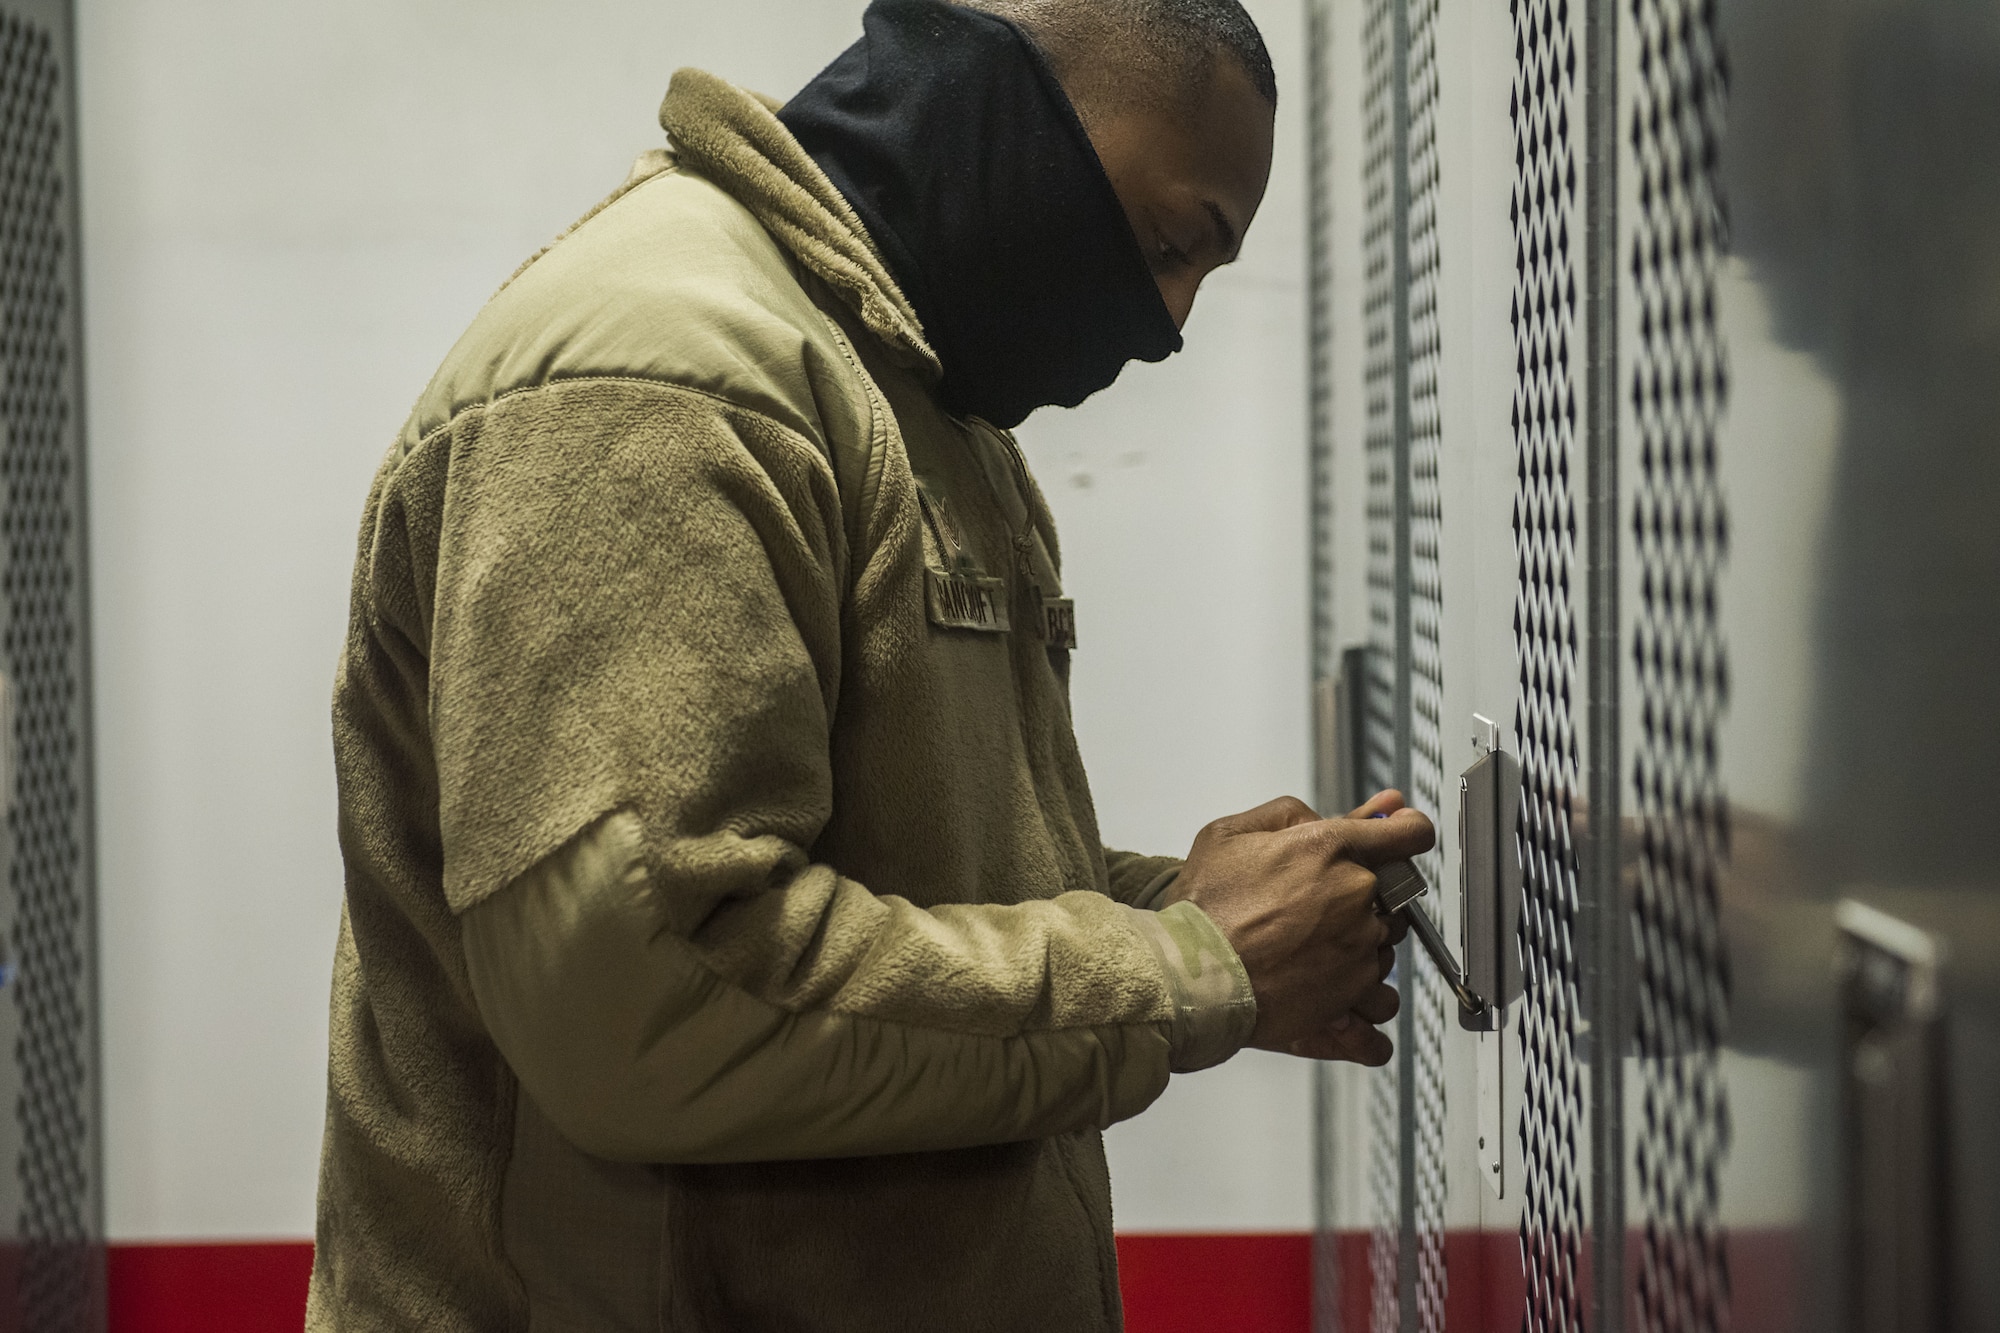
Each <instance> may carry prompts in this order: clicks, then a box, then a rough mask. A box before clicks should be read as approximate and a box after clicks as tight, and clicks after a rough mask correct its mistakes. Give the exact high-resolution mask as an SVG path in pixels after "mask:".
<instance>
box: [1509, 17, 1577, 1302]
mask: <svg viewBox="0 0 2000 1333" xmlns="http://www.w3.org/2000/svg"><path fill="white" fill-rule="evenodd" d="M1578 17H1580V16H1577V15H1573V13H1572V10H1571V7H1570V5H1569V4H1568V3H1567V0H1514V4H1513V21H1514V36H1515V69H1514V92H1513V98H1512V104H1511V107H1510V111H1511V114H1512V117H1513V124H1514V198H1513V207H1512V213H1513V227H1514V301H1513V309H1512V322H1513V328H1514V350H1515V361H1514V364H1515V382H1514V405H1513V431H1514V449H1515V459H1516V491H1515V499H1514V516H1513V526H1514V550H1515V556H1516V560H1517V562H1518V564H1517V595H1516V603H1515V614H1514V641H1515V647H1516V651H1517V654H1518V658H1519V662H1520V671H1521V678H1520V695H1519V704H1518V711H1517V712H1516V714H1515V719H1514V736H1515V741H1516V744H1517V745H1518V746H1519V749H1520V755H1521V785H1522V792H1521V825H1520V828H1521V832H1520V851H1521V865H1522V894H1523V910H1522V913H1521V956H1522V962H1523V965H1524V966H1523V971H1524V974H1525V982H1526V985H1525V991H1526V993H1525V997H1524V1005H1523V1011H1522V1015H1521V1019H1520V1037H1521V1057H1522V1069H1523V1072H1524V1075H1525V1078H1524V1083H1525V1089H1526V1093H1525V1102H1526V1105H1525V1109H1524V1112H1523V1114H1522V1116H1521V1148H1522V1162H1523V1175H1524V1178H1525V1199H1524V1203H1523V1208H1522V1216H1521V1259H1522V1265H1523V1268H1524V1270H1525V1275H1526V1290H1527V1309H1526V1313H1525V1323H1526V1328H1527V1330H1528V1333H1578V1331H1579V1330H1581V1329H1582V1327H1583V1304H1582V1299H1581V1291H1580V1289H1579V1281H1578V1279H1579V1265H1580V1261H1581V1253H1580V1251H1581V1246H1582V1241H1583V1236H1584V1233H1585V1225H1584V1218H1585V1204H1584V1181H1583V1177H1582V1174H1581V1172H1580V1170H1579V1167H1578V1160H1577V1159H1578V1156H1579V1153H1578V1149H1579V1147H1580V1146H1581V1144H1582V1143H1583V1141H1584V1126H1583V1072H1582V1068H1581V1066H1580V1065H1579V1063H1578V1061H1577V1054H1576V1031H1577V1022H1576V1019H1577V1013H1578V1008H1577V1003H1578V983H1579V981H1580V973H1579V968H1578V965H1577V948H1576V945H1577V849H1576V846H1575V843H1574V841H1573V840H1572V833H1573V823H1572V820H1573V816H1574V814H1575V800H1576V794H1577V791H1578V784H1579V782H1580V778H1581V774H1580V756H1579V747H1578V744H1577V733H1576V713H1575V706H1574V700H1575V698H1576V689H1577V654H1578V635H1577V606H1576V602H1575V600H1574V593H1575V591H1576V589H1577V503H1576V495H1575V492H1574V491H1573V489H1572V478H1573V477H1574V476H1575V475H1576V472H1577V463H1578V457H1577V454H1578V450H1577V422H1578V413H1577V407H1578V377H1577V365H1576V356H1575V350H1576V346H1577V323H1578V313H1579V311H1578V283H1577V276H1578V275H1577V267H1578V266H1577V264H1576V263H1575V250H1574V246H1573V237H1574V233H1575V230H1576V226H1577V222H1578V194H1579V190H1578V178H1577V158H1578V153H1577V145H1576V127H1577V126H1578V124H1579V119H1580V118H1579V116H1578V110H1579V107H1578V100H1579V99H1578V95H1577V49H1578V40H1579V33H1578V31H1577V19H1578Z"/></svg>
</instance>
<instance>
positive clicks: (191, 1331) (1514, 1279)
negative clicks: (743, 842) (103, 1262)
mask: <svg viewBox="0 0 2000 1333" xmlns="http://www.w3.org/2000/svg"><path fill="white" fill-rule="evenodd" d="M1334 1243H1335V1244H1336V1245H1337V1246H1338V1250H1337V1251H1336V1252H1337V1254H1338V1256H1339V1263H1338V1266H1337V1270H1336V1272H1337V1278H1338V1282H1339V1291H1338V1298H1339V1303H1340V1311H1341V1327H1343V1328H1344V1329H1347V1330H1350V1333H1351V1331H1352V1330H1359V1329H1366V1328H1368V1327H1369V1325H1370V1320H1369V1317H1368V1307H1369V1301H1370V1297H1371V1295H1372V1292H1371V1285H1370V1283H1371V1279H1370V1275H1369V1267H1368V1244H1369V1242H1368V1237H1367V1236H1366V1235H1365V1234H1361V1233H1353V1232H1343V1233H1341V1234H1340V1235H1339V1236H1337V1237H1336V1238H1335V1240H1334ZM1444 1244H1445V1267H1446V1271H1447V1272H1449V1273H1450V1274H1451V1281H1450V1284H1449V1286H1448V1287H1447V1290H1446V1297H1445V1327H1447V1328H1448V1329H1450V1330H1452V1333H1517V1330H1518V1329H1519V1328H1520V1321H1521V1310H1522V1304H1523V1301H1524V1299H1525V1291H1524V1289H1523V1283H1522V1274H1521V1257H1520V1243H1519V1241H1517V1240H1516V1239H1515V1237H1514V1236H1513V1235H1512V1234H1511V1233H1508V1232H1474V1231H1453V1232H1447V1233H1446V1235H1445V1240H1444ZM1729 1250H1730V1269H1731V1282H1730V1287H1731V1294H1732V1298H1733V1304H1734V1307H1735V1314H1736V1320H1735V1323H1736V1326H1737V1327H1738V1328H1759V1329H1763V1328H1769V1329H1777V1328H1791V1327H1794V1326H1795V1323H1796V1317H1797V1316H1796V1311H1797V1296H1798V1279H1797V1266H1798V1263H1799V1257H1798V1254H1797V1252H1796V1239H1795V1238H1794V1237H1792V1236H1790V1235H1789V1234H1787V1233H1785V1232H1781V1231H1748V1232H1734V1233H1731V1235H1730V1238H1729ZM1635 1258H1636V1255H1635ZM1118 1269H1119V1272H1118V1276H1119V1285H1120V1286H1121V1287H1122V1288H1123V1290H1124V1295H1125V1326H1126V1328H1127V1330H1128V1333H1308V1330H1310V1328H1311V1327H1312V1238H1311V1237H1310V1236H1308V1235H1305V1234H1304V1233H1302V1232H1298V1233H1294V1232H1286V1233H1279V1234H1275V1235H1122V1236H1120V1237H1118ZM311 1272H312V1245H311V1244H310V1243H309V1242H305V1241H298V1242H290V1243H287V1242H275V1243H271V1242H266V1243H253V1244H207V1245H113V1246H111V1247H110V1250H109V1253H108V1256H107V1276H108V1278H109V1283H110V1293H109V1295H110V1314H111V1321H110V1322H111V1329H110V1333H299V1331H300V1330H301V1329H302V1328H303V1326H304V1323H305V1308H306V1280H307V1278H308V1276H309V1275H310V1274H311Z"/></svg>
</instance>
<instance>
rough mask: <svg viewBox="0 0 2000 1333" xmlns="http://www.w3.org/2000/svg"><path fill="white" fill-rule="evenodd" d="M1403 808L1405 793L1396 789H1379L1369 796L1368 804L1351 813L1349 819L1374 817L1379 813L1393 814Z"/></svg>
mask: <svg viewBox="0 0 2000 1333" xmlns="http://www.w3.org/2000/svg"><path fill="white" fill-rule="evenodd" d="M1402 808H1403V793H1401V792H1399V791H1396V790H1393V789H1391V790H1389V791H1378V792H1376V793H1375V794H1374V795H1373V796H1371V797H1369V798H1368V804H1366V805H1364V806H1362V807H1361V808H1360V809H1358V810H1356V811H1355V812H1354V813H1353V814H1351V815H1349V816H1348V818H1349V819H1373V818H1375V816H1377V815H1393V814H1395V813H1396V812H1397V811H1398V810H1401V809H1402Z"/></svg>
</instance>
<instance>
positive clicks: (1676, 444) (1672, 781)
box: [1629, 0, 1730, 1333]
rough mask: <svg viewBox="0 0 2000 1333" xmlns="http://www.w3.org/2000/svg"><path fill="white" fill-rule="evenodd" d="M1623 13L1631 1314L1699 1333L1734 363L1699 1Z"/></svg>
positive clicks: (1707, 1212) (1716, 146)
mask: <svg viewBox="0 0 2000 1333" xmlns="http://www.w3.org/2000/svg"><path fill="white" fill-rule="evenodd" d="M1631 15H1632V20H1633V36H1634V40H1635V43H1636V47H1637V61H1638V63H1637V69H1638V80H1637V86H1636V88H1635V90H1634V100H1633V105H1632V110H1631V117H1632V118H1631V154H1630V160H1631V163H1632V170H1633V172H1634V174H1635V177H1636V185H1637V199H1638V208H1637V216H1636V218H1635V220H1634V226H1633V232H1632V250H1631V269H1630V275H1629V276H1630V281H1631V292H1632V299H1633V300H1634V302H1635V303H1636V309H1635V313H1636V324H1637V341H1636V343H1635V345H1634V347H1633V349H1632V355H1631V358H1630V366H1631V378H1630V386H1631V395H1632V407H1633V410H1634V414H1635V420H1636V424H1637V441H1636V445H1637V465H1638V466H1637V475H1636V476H1635V477H1634V479H1633V492H1632V509H1631V516H1632V534H1633V537H1634V541H1635V551H1636V558H1637V565H1638V569H1637V573H1638V579H1637V589H1638V605H1637V606H1636V607H1635V609H1634V616H1633V620H1634V623H1633V625H1632V629H1631V638H1630V642H1631V652H1632V661H1633V665H1634V666H1635V668H1636V681H1637V690H1638V699H1637V703H1638V710H1639V711H1638V722H1639V728H1638V733H1637V737H1636V740H1635V753H1634V757H1633V765H1632V779H1633V792H1634V797H1635V800H1636V814H1637V816H1638V818H1639V821H1640V824H1641V832H1640V834H1639V848H1638V851H1639V857H1638V876H1637V887H1636V890H1635V902H1634V916H1635V934H1636V938H1635V941H1634V951H1635V964H1636V968H1637V1015H1636V1028H1635V1033H1634V1036H1635V1041H1636V1044H1637V1049H1638V1053H1639V1055H1640V1057H1641V1059H1640V1064H1641V1068H1642V1072H1641V1092H1640V1098H1639V1116H1638V1120H1637V1123H1636V1124H1635V1125H1633V1126H1632V1127H1631V1131H1630V1132H1631V1136H1632V1148H1633V1152H1634V1167H1635V1169H1634V1172H1633V1175H1634V1179H1635V1180H1636V1182H1637V1187H1638V1207H1639V1211H1640V1214H1641V1217H1642V1219H1643V1224H1644V1243H1643V1247H1642V1254H1641V1258H1640V1261H1639V1271H1638V1275H1637V1283H1636V1287H1637V1291H1636V1309H1637V1312H1638V1321H1639V1326H1640V1327H1641V1328H1642V1329H1644V1330H1647V1333H1707V1331H1708V1330H1721V1329H1726V1328H1728V1327H1729V1326H1730V1306H1729V1274H1728V1270H1727V1267H1726V1264H1725V1260H1724V1253H1723V1244H1722V1235H1721V1231H1720V1228H1719V1226H1718V1223H1717V1217H1716V1209H1717V1202H1718V1200H1717V1189H1718V1180H1719V1177H1720V1174H1721V1165H1722V1158H1723V1155H1724V1154H1725V1153H1726V1151H1727V1149H1728V1140H1729V1113H1728V1105H1727V1100H1726V1094H1725V1089H1724V1087H1723V1082H1722V1077H1721V1072H1720V1068H1719V1066H1718V1050H1719V1047H1720V1045H1721V1041H1722V1036H1723V1030H1724V1027H1725V1024H1726V1022H1727V1017H1728V991H1729V986H1728V971H1727V962H1726V959H1725V957H1724V954H1723V943H1722V937H1721V931H1720V926H1719V922H1718V914H1717V899H1716V894H1717V877H1718V874H1719V871H1720V868H1721V865H1722V862H1723V860H1724V858H1725V857H1726V855H1727V853H1728V843H1729V827H1728V814H1727V807H1726V804H1725V802H1724V798H1723V793H1722V790H1721V784H1720V782H1719V780H1718V777H1717V771H1716V757H1717V756H1716V745H1717V730H1718V726H1719V723H1720V721H1721V715H1722V711H1723V707H1724V704H1725V700H1726V694H1727V687H1728V664H1727V658H1726V654H1725V649H1724V644H1723V642H1722V636H1721V632H1720V628H1719V625H1718V606H1717V597H1718V588H1717V584H1718V582H1719V578H1720V575H1721V571H1722V566H1723V562H1724V559H1725V557H1726V554H1727V549H1728V527H1727V515H1726V513H1725V511H1724V507H1723V497H1722V492H1721V487H1720V485H1719V482H1718V479H1717V466H1716V434H1717V425H1718V421H1719V418H1720V417H1721V415H1722V413H1723V410H1724V407H1725V403H1726V399H1727V396H1728V367H1727V359H1726V354H1725V349H1724V347H1723V343H1722V337H1721V334H1720V332H1719V331H1718V329H1717V326H1716V304H1715V303H1716V274H1717V269H1718V266H1719V264H1720V263H1721V259H1722V255H1723V252H1724V249H1725V245H1726V235H1725V229H1726V223H1725V217H1724V211H1723V200H1722V197H1721V189H1720V184H1719V180H1720V178H1719V172H1718V158H1719V154H1720V150H1721V145H1722V134H1723V117H1724V111H1725V107H1726V101H1727V72H1726V68H1725V64H1724V58H1723V52H1722V47H1721V42H1720V37H1719V32H1718V24H1719V20H1718V16H1717V13H1716V7H1715V4H1714V2H1713V0H1632V8H1631Z"/></svg>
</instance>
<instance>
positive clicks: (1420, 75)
mask: <svg viewBox="0 0 2000 1333" xmlns="http://www.w3.org/2000/svg"><path fill="white" fill-rule="evenodd" d="M1438 3H1439V0H1407V6H1408V7H1407V10H1406V14H1405V23H1406V25H1407V27H1406V33H1407V37H1406V40H1407V41H1408V43H1409V50H1408V55H1407V57H1406V59H1405V69H1406V74H1405V80H1406V86H1405V90H1404V96H1405V97H1407V98H1408V99H1409V101H1408V105H1409V111H1408V117H1409V119H1408V129H1407V131H1406V135H1407V148H1406V153H1407V155H1408V162H1407V166H1406V169H1407V171H1408V173H1409V178H1408V179H1409V185H1408V199H1409V203H1408V219H1407V222H1406V226H1407V227H1408V246H1409V295H1408V300H1407V318H1408V320H1409V337H1408V348H1409V350H1408V356H1409V369H1408V373H1407V381H1408V385H1409V388H1408V392H1409V408H1408V411H1409V458H1408V467H1409V469H1410V481H1409V494H1410V500H1409V527H1408V534H1407V537H1406V540H1407V541H1408V542H1409V555H1408V560H1409V571H1410V573H1409V588H1410V593H1409V596H1410V605H1409V618H1410V631H1409V633H1410V638H1409V644H1410V647H1409V652H1410V660H1409V667H1408V670H1409V681H1410V684H1409V700H1410V704H1409V707H1410V718H1409V722H1408V726H1409V737H1410V755H1409V772H1410V797H1411V800H1412V802H1413V803H1414V804H1415V805H1416V806H1417V807H1418V808H1419V809H1421V810H1422V811H1423V812H1424V813H1425V814H1427V815H1429V816H1430V817H1431V818H1432V819H1433V820H1441V815H1442V811H1443V808H1444V800H1443V788H1444V732H1443V713H1444V645H1443V635H1444V564H1443V552H1442V542H1443V538H1444V490H1443V487H1442V485H1441V484H1440V478H1439V475H1438V469H1439V465H1440V461H1441V457H1442V454H1443V446H1444V423H1443V419H1442V416H1441V414H1440V410H1439V399H1438V373H1439V369H1440V367H1441V365H1442V362H1443V350H1444V349H1443V345H1442V335H1441V328H1442V325H1441V322H1440V320H1439V317H1438V297H1439V287H1440V283H1441V280H1442V274H1441V266H1442V256H1441V253H1440V247H1439V236H1438V208H1439V205H1440V198H1439V177H1438V167H1439V159H1438V142H1437V135H1438V114H1437V111H1438V61H1437V29H1438ZM1421 861H1422V865H1423V870H1424V873H1425V875H1426V876H1427V877H1428V878H1429V879H1430V881H1431V883H1433V884H1442V883H1443V882H1444V880H1443V872H1444V864H1443V861H1442V859H1441V858H1440V857H1439V856H1438V854H1437V853H1436V852H1432V853H1430V854H1428V855H1426V856H1424V857H1423V858H1421ZM1404 991H1405V993H1406V994H1407V996H1408V998H1409V1001H1410V1004H1411V1007H1412V1011H1413V1013H1414V1016H1415V1024H1414V1029H1415V1030H1414V1037H1415V1041H1414V1050H1413V1055H1414V1059H1413V1060H1412V1062H1411V1079H1410V1087H1409V1089H1408V1092H1407V1095H1408V1098H1409V1101H1410V1111H1409V1114H1410V1115H1411V1116H1412V1118H1413V1119H1414V1120H1415V1124H1414V1126H1413V1127H1412V1128H1413V1132H1414V1136H1415V1144H1414V1148H1415V1151H1414V1153H1413V1154H1412V1159H1411V1165H1412V1168H1413V1170H1414V1172H1415V1180H1414V1186H1415V1189H1414V1194H1415V1214H1416V1215H1415V1217H1414V1218H1413V1219H1412V1221H1413V1223H1414V1226H1413V1229H1414V1232H1415V1235H1416V1241H1417V1271H1416V1305H1417V1309H1416V1320H1415V1327H1416V1328H1417V1329H1419V1330H1421V1333H1443V1330H1444V1305H1445V1266H1444V1207H1445V1162H1446V1155H1445V1144H1444V1130H1445V1078H1444V1041H1445V1032H1446V1028H1447V1024H1448V1022H1449V1021H1450V1019H1449V1015H1450V1014H1451V1013H1452V1012H1455V1009H1456V1002H1455V1001H1454V1000H1453V999H1452V997H1451V994H1450V991H1449V990H1448V989H1447V988H1446V987H1445V986H1444V985H1443V983H1442V982H1441V981H1440V980H1439V978H1438V975H1437V972H1436V970H1435V969H1433V968H1431V967H1429V966H1421V967H1418V968H1416V969H1414V970H1413V971H1412V972H1411V973H1410V974H1409V975H1408V977H1407V978H1406V979H1405V985H1404Z"/></svg>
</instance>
